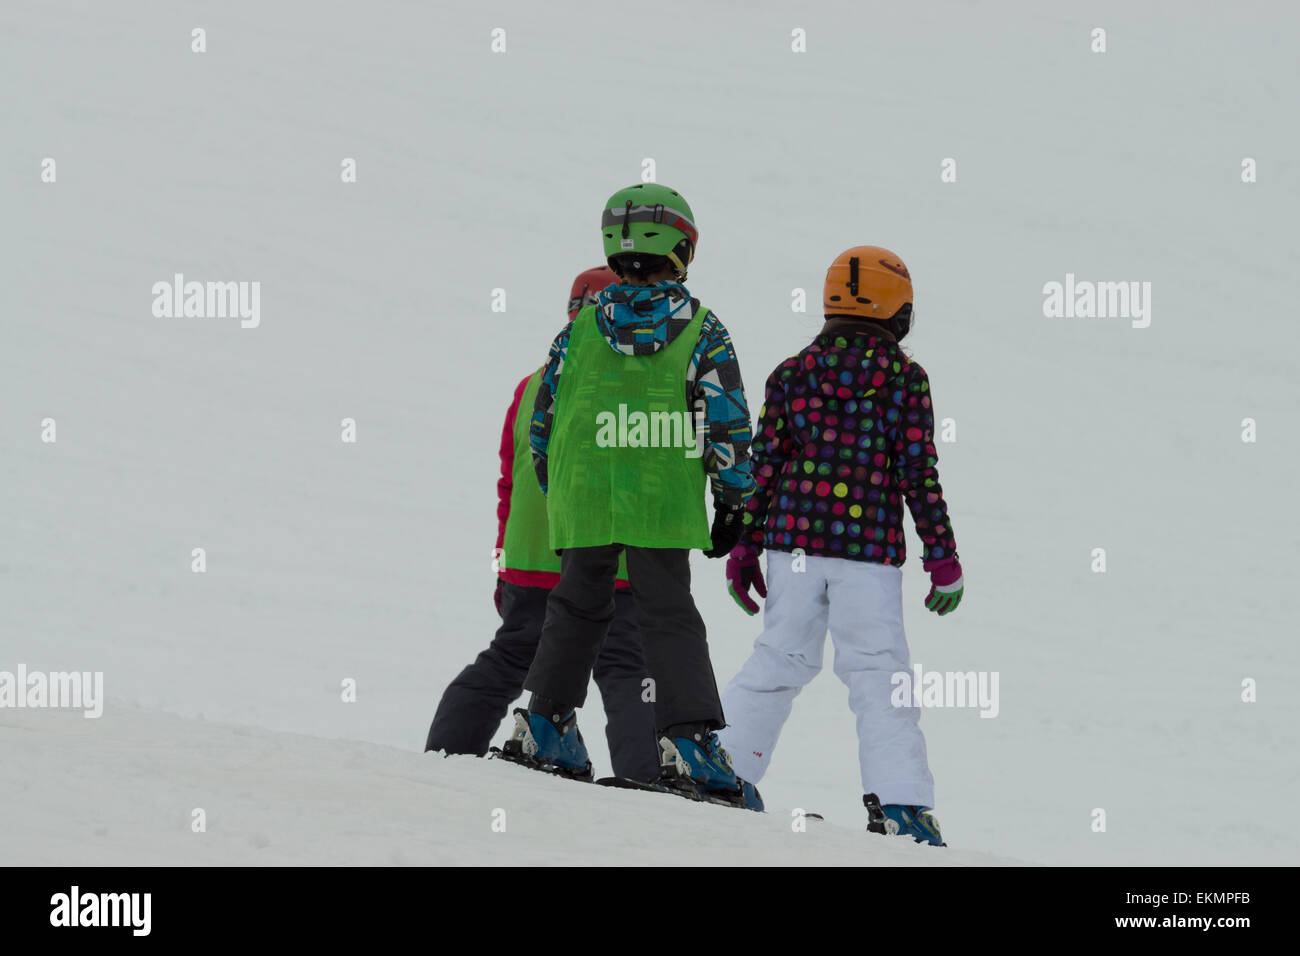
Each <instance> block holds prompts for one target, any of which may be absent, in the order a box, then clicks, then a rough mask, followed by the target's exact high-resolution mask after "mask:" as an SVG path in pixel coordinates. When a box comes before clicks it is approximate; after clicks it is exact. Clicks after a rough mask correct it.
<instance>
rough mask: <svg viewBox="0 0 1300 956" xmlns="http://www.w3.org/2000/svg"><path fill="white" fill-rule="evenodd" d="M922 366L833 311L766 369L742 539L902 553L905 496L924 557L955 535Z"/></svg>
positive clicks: (884, 560) (868, 557)
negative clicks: (807, 340)
mask: <svg viewBox="0 0 1300 956" xmlns="http://www.w3.org/2000/svg"><path fill="white" fill-rule="evenodd" d="M937 464H938V455H937V453H936V452H935V448H934V411H933V409H932V408H931V405H930V380H929V378H928V377H927V376H926V374H925V370H924V369H923V368H921V366H920V365H918V364H917V363H915V362H913V361H912V360H911V359H910V358H908V357H907V356H906V355H904V354H903V353H902V351H901V350H900V349H899V347H898V344H897V343H896V342H895V341H894V340H893V339H892V338H891V337H889V336H888V335H882V334H880V333H879V332H877V331H876V330H874V329H871V328H864V327H862V326H861V325H860V324H859V323H856V322H853V321H852V320H843V319H839V320H836V319H832V320H830V321H828V322H827V324H826V327H825V328H824V329H823V330H822V333H821V334H820V335H818V336H817V338H816V339H814V340H813V342H812V344H811V345H809V346H808V347H807V348H806V349H804V350H803V351H802V352H800V353H799V354H798V355H796V356H794V357H793V358H789V359H786V360H785V361H784V362H782V363H781V364H780V365H779V366H778V367H777V368H776V370H775V371H774V372H772V374H771V376H770V377H769V378H768V380H767V388H766V394H765V397H764V402H763V411H762V414H761V415H760V416H759V421H758V427H757V429H756V430H755V434H754V443H753V466H754V477H755V478H756V480H757V482H758V489H757V490H756V491H755V493H754V494H753V495H752V496H751V497H750V499H749V501H748V503H747V509H748V510H747V512H746V515H745V524H746V526H747V527H746V535H745V538H744V542H745V543H746V544H747V545H749V546H751V547H754V548H758V549H761V548H764V547H766V548H770V549H773V550H777V551H794V550H795V549H797V548H798V549H802V550H803V552H804V553H805V554H811V555H822V556H825V557H832V558H848V559H850V560H854V561H874V562H876V563H878V564H902V563H903V561H904V559H905V557H906V551H905V547H904V543H903V509H902V501H903V499H904V498H905V499H906V500H907V506H908V508H909V509H910V510H911V512H912V519H913V520H914V521H915V522H916V531H917V535H918V537H919V538H920V539H921V542H922V544H923V545H924V551H925V554H924V560H925V561H934V560H941V559H943V558H951V557H954V556H955V555H956V553H957V544H956V541H955V540H954V539H953V534H952V528H951V526H950V525H949V523H948V506H947V505H946V504H945V503H944V500H943V489H942V488H940V487H939V472H938V468H937Z"/></svg>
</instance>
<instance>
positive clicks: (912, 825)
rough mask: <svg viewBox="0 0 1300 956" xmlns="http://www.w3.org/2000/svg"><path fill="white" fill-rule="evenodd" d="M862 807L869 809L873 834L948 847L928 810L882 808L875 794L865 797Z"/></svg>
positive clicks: (896, 805)
mask: <svg viewBox="0 0 1300 956" xmlns="http://www.w3.org/2000/svg"><path fill="white" fill-rule="evenodd" d="M862 805H863V806H865V807H866V808H867V830H868V831H869V832H871V833H883V834H887V835H889V836H895V835H897V836H910V837H912V838H913V839H915V840H916V842H917V843H928V844H930V845H931V846H947V845H948V844H946V843H944V842H943V837H942V836H940V835H939V821H938V820H936V819H935V818H934V815H933V814H932V813H930V812H929V811H928V810H922V809H921V808H920V807H908V806H904V805H903V804H901V803H886V804H885V805H884V806H881V805H880V798H879V797H877V796H876V795H875V794H874V793H868V794H867V795H866V796H864V797H863V798H862Z"/></svg>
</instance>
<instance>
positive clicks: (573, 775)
mask: <svg viewBox="0 0 1300 956" xmlns="http://www.w3.org/2000/svg"><path fill="white" fill-rule="evenodd" d="M512 743H514V741H509V740H508V741H506V745H505V747H489V748H488V757H490V758H492V759H495V760H504V761H506V763H513V764H517V765H518V766H520V767H527V768H528V769H529V770H536V771H537V772H538V773H545V774H550V775H551V776H552V777H562V778H563V779H565V780H576V781H578V782H579V783H592V782H593V776H594V775H593V774H592V772H591V764H588V765H587V769H586V770H585V771H575V770H569V769H567V768H565V767H559V766H556V765H555V764H553V763H547V762H545V761H541V760H538V759H537V758H536V757H530V756H528V755H527V754H526V753H524V752H523V751H521V750H520V749H519V748H518V747H511V746H510V745H511V744H512Z"/></svg>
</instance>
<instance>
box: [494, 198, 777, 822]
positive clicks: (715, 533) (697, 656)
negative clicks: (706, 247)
mask: <svg viewBox="0 0 1300 956" xmlns="http://www.w3.org/2000/svg"><path fill="white" fill-rule="evenodd" d="M601 232H602V236H603V240H604V246H605V255H606V258H607V261H608V262H609V266H610V268H611V269H613V270H614V272H615V273H616V274H617V275H618V277H619V282H618V284H616V285H613V286H610V287H609V288H607V289H605V290H604V291H602V292H601V293H600V294H599V295H598V297H597V302H596V303H595V304H594V305H591V306H587V307H586V308H584V309H583V310H582V311H580V312H579V313H578V316H577V318H575V319H574V321H573V323H572V324H571V325H570V326H569V327H568V328H566V329H564V330H562V331H561V332H560V334H559V335H558V336H556V338H555V341H554V342H553V343H552V345H551V351H550V356H549V358H548V361H547V363H546V366H545V368H544V371H543V373H542V385H541V387H540V388H539V389H538V392H537V399H536V402H535V405H534V410H533V420H532V426H531V429H532V430H531V444H532V452H533V458H534V464H535V466H536V471H537V477H538V480H539V482H540V483H541V485H542V489H543V490H544V491H545V492H546V493H547V514H548V518H549V521H550V528H551V546H552V547H553V548H555V549H556V550H557V551H559V552H561V573H560V583H559V585H557V586H556V588H555V589H554V590H553V591H552V592H551V596H550V598H549V600H548V602H547V611H546V623H545V625H544V627H543V629H542V637H541V642H540V644H539V646H538V649H537V655H536V657H535V658H534V660H533V665H532V668H531V669H530V671H529V673H528V677H527V678H526V680H525V682H524V688H525V689H526V690H529V691H532V694H533V696H532V698H531V701H530V704H529V708H528V710H527V711H523V710H519V711H516V717H515V720H516V728H515V733H514V734H513V736H512V738H511V740H510V741H508V742H507V744H506V747H505V748H504V749H505V750H506V751H507V753H513V754H517V755H522V756H524V757H525V758H527V759H529V760H531V761H532V762H534V763H536V764H537V765H539V766H541V767H543V768H544V769H548V770H552V771H556V772H560V773H566V774H569V775H573V776H581V777H587V776H590V773H591V765H590V761H589V759H588V757H587V750H586V746H585V745H584V744H583V742H582V736H581V734H580V733H578V730H577V722H576V713H575V708H577V707H580V706H582V704H583V702H584V699H585V697H586V691H587V684H588V681H589V680H590V677H591V670H592V665H593V662H594V661H595V658H596V655H597V653H598V652H599V650H600V647H601V644H602V642H603V641H604V639H605V634H606V631H607V630H608V628H609V624H610V621H611V619H612V616H613V612H614V605H613V589H614V574H615V570H616V568H617V566H618V560H619V556H620V554H625V555H626V559H627V570H628V579H629V581H630V584H631V588H632V595H633V598H634V600H635V601H636V605H637V616H638V620H639V622H640V627H641V634H642V643H643V646H644V650H645V657H646V662H647V665H648V669H649V672H650V673H649V674H648V675H647V677H648V678H649V679H650V680H649V681H648V682H647V684H646V687H647V694H650V695H652V696H653V699H654V700H655V709H656V716H657V718H658V721H659V723H660V727H659V732H658V739H659V747H660V753H661V765H662V768H663V774H664V776H663V777H662V778H661V780H662V781H663V782H666V783H668V784H670V785H672V786H675V787H679V788H682V789H690V790H693V791H704V792H707V793H709V794H710V795H713V796H718V795H721V796H722V797H723V798H725V799H728V800H731V801H732V802H735V803H737V804H738V805H751V806H752V805H755V804H757V803H758V800H757V794H756V792H754V791H753V788H752V787H745V785H744V783H743V781H738V779H737V777H736V775H735V773H734V771H733V770H732V768H731V761H730V758H729V757H728V755H727V753H726V751H725V750H723V749H722V747H721V746H720V745H719V744H718V739H717V735H716V733H715V732H716V731H717V730H720V729H721V728H722V727H723V726H724V725H725V720H724V719H723V714H722V706H721V703H720V701H719V699H718V689H717V683H716V681H715V679H714V676H713V667H712V664H711V662H710V660H709V649H708V643H707V639H706V634H705V628H704V622H703V620H702V619H701V618H700V615H699V612H698V611H697V610H696V608H695V602H694V600H693V598H692V597H691V590H690V562H689V552H690V550H691V549H693V548H699V549H702V550H703V551H704V552H705V554H706V556H708V557H724V556H726V555H727V554H728V553H729V552H730V551H731V549H732V547H734V546H735V544H736V543H737V541H738V540H739V536H740V533H741V529H742V527H743V515H744V506H745V501H746V499H747V498H748V497H749V495H750V494H751V493H752V492H753V488H754V480H753V477H752V475H751V474H750V464H749V442H750V419H749V409H748V405H747V403H746V401H745V393H744V385H743V383H742V381H741V377H740V367H739V364H738V363H737V361H736V355H735V350H734V349H733V348H732V345H731V339H730V337H729V336H728V334H727V330H726V329H725V328H724V327H723V325H722V323H721V322H719V321H718V319H717V317H716V316H715V315H713V314H712V312H710V310H709V309H707V308H704V307H703V306H701V305H700V303H699V301H698V300H697V299H694V298H692V297H691V295H690V293H689V292H688V291H687V289H686V287H685V286H684V285H683V284H682V283H683V281H684V280H685V278H686V269H687V267H688V265H689V264H690V262H691V259H692V258H693V256H694V254H695V247H696V243H697V239H698V232H697V230H696V227H695V223H694V215H693V213H692V212H691V209H690V206H689V205H687V203H686V200H685V199H684V198H683V197H682V196H681V195H680V194H679V193H678V192H676V191H675V190H672V189H669V188H667V187H665V186H660V185H657V184H654V183H649V184H641V185H637V186H632V187H629V188H627V189H623V190H620V191H619V192H617V193H615V194H614V195H613V196H612V197H611V198H610V200H609V202H607V203H606V204H605V209H604V214H603V216H602V220H601ZM706 484H709V485H711V486H712V491H713V501H714V518H713V525H712V528H711V529H710V526H709V522H708V519H707V516H706V513H705V507H704V494H705V487H706Z"/></svg>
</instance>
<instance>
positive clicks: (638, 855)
mask: <svg viewBox="0 0 1300 956" xmlns="http://www.w3.org/2000/svg"><path fill="white" fill-rule="evenodd" d="M15 713H17V714H18V716H17V717H15V716H14V714H8V715H5V716H4V721H3V722H2V723H0V746H3V748H4V752H5V754H6V755H7V758H9V759H6V760H5V761H4V762H3V764H0V793H4V794H5V799H6V801H9V800H14V799H17V800H20V801H22V802H23V803H25V804H26V805H28V806H40V807H41V808H42V812H41V814H40V816H39V817H38V818H34V819H32V820H31V821H30V825H29V826H28V827H26V828H25V829H24V832H23V834H22V839H21V840H19V841H18V843H17V846H16V847H14V848H13V851H12V852H11V851H10V847H9V846H6V851H5V859H4V862H5V863H6V864H10V865H15V866H22V865H64V866H103V865H107V864H112V863H119V862H122V861H124V860H129V861H131V862H134V863H140V864H158V865H182V866H192V865H202V866H212V865H237V866H249V865H253V866H256V865H268V866H285V865H291V866H302V865H339V864H348V865H403V866H406V865H410V866H430V865H438V866H443V865H455V866H478V865H487V866H507V865H508V866H518V865H556V866H563V865H571V864H576V865H582V864H590V863H594V862H599V863H602V864H606V865H617V866H635V865H651V866H669V865H671V866H762V865H789V864H793V865H802V866H808V865H818V866H971V865H980V866H1002V865H1008V864H1014V863H1015V862H1016V861H1014V860H1010V859H1007V858H1005V857H997V856H991V855H988V854H983V853H975V852H971V851H969V850H942V851H941V850H938V849H936V848H934V847H926V846H921V845H918V844H916V843H914V842H913V841H911V840H901V839H900V840H886V839H884V838H882V837H878V836H873V835H872V834H869V833H866V832H865V831H864V830H863V828H862V827H860V826H854V825H843V824H848V823H850V821H841V825H836V823H834V822H831V821H826V822H816V821H811V820H807V819H804V820H803V821H802V826H800V825H798V824H797V823H796V817H795V816H794V815H793V813H792V812H791V811H793V810H794V809H795V808H786V807H771V808H769V812H767V813H765V814H757V813H750V812H748V811H743V810H732V809H729V808H727V807H717V806H712V805H704V804H696V803H690V802H687V801H685V800H679V799H678V798H676V797H671V796H664V795H660V794H651V793H637V792H630V791H625V790H608V789H605V788H603V787H595V786H590V785H586V784H580V783H575V782H571V781H566V780H557V779H555V778H551V777H546V776H544V775H542V774H538V773H534V772H532V771H529V770H525V769H523V768H521V767H515V766H512V765H510V764H507V763H502V762H500V761H495V760H479V759H476V758H474V757H452V758H443V757H440V756H438V755H436V754H422V753H417V752H412V751H410V750H409V749H408V750H401V749H397V748H393V747H384V746H379V745H376V744H368V743H361V742H357V741H346V740H325V739H322V738H319V737H306V736H301V735H297V734H286V733H278V732H273V731H267V730H260V729H256V728H245V727H237V726H228V725H221V724H214V723H210V722H208V721H204V720H187V719H183V718H180V717H175V716H171V715H163V714H158V713H156V712H150V711H141V710H136V709H134V708H131V707H130V706H119V707H114V708H113V709H112V712H111V713H110V714H109V715H107V716H106V717H104V718H103V723H101V724H99V725H97V726H95V727H94V729H93V731H90V732H88V731H87V725H86V724H85V723H83V722H82V721H81V719H80V718H79V717H75V716H71V715H68V714H66V713H60V712H50V711H46V712H42V713H36V712H25V713H24V712H15ZM91 794H93V795H95V796H96V798H95V799H93V800H90V799H87V796H88V795H91ZM801 809H804V810H809V809H811V808H807V807H805V808H801ZM196 811H201V813H196ZM196 820H198V821H201V825H196V823H195V821H196Z"/></svg>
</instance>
